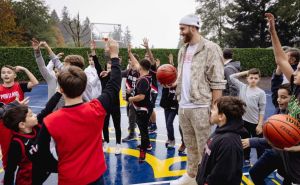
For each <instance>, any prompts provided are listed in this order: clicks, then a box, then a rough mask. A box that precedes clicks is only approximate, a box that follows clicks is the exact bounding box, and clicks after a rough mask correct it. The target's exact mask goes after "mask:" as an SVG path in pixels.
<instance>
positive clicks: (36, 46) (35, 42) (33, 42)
mask: <svg viewBox="0 0 300 185" xmlns="http://www.w3.org/2000/svg"><path fill="white" fill-rule="evenodd" d="M31 46H32V48H33V50H38V49H40V43H39V41H38V40H36V39H35V38H33V39H32V40H31Z"/></svg>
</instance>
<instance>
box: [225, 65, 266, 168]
mask: <svg viewBox="0 0 300 185" xmlns="http://www.w3.org/2000/svg"><path fill="white" fill-rule="evenodd" d="M246 75H247V83H248V84H244V83H243V82H241V81H240V80H238V77H241V76H246ZM229 78H230V81H231V82H232V83H233V84H234V85H236V86H237V87H238V88H239V98H241V100H243V101H244V102H245V103H246V105H247V107H246V113H245V114H244V115H243V120H244V127H245V128H246V130H247V131H248V133H247V134H245V136H243V138H249V137H262V124H263V121H264V114H265V108H266V93H265V91H263V90H262V89H260V88H259V87H258V86H257V84H258V82H259V80H260V71H259V70H258V69H256V68H253V69H250V70H249V71H243V72H240V73H235V74H232V75H230V77H229ZM263 152H264V150H263V149H259V148H257V149H256V153H257V158H259V157H260V156H261V155H262V154H263ZM244 157H245V165H249V164H250V149H245V153H244Z"/></svg>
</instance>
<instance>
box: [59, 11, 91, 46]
mask: <svg viewBox="0 0 300 185" xmlns="http://www.w3.org/2000/svg"><path fill="white" fill-rule="evenodd" d="M63 18H64V17H63ZM62 24H63V27H64V29H65V30H66V32H67V33H68V34H69V35H70V36H71V38H72V40H73V42H74V45H75V47H81V46H84V45H85V44H86V43H84V42H83V40H82V39H83V38H85V37H86V36H88V35H90V33H91V30H90V27H89V24H87V22H86V23H84V24H81V21H80V16H79V13H77V15H76V17H74V18H73V19H72V20H70V19H69V17H66V19H63V20H62Z"/></svg>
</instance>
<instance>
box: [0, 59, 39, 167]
mask: <svg viewBox="0 0 300 185" xmlns="http://www.w3.org/2000/svg"><path fill="white" fill-rule="evenodd" d="M21 71H23V72H25V73H26V75H27V76H28V78H29V82H25V83H24V82H21V83H19V82H15V79H16V77H17V72H21ZM1 79H2V81H3V84H1V85H0V103H2V104H8V103H10V102H12V101H14V100H15V99H16V97H18V99H19V100H20V101H22V100H23V99H24V93H25V92H30V91H31V89H32V88H33V87H34V86H36V85H38V83H39V82H38V80H37V79H36V78H35V76H34V75H33V74H32V73H31V72H30V71H29V70H28V69H26V68H25V67H22V66H16V67H12V66H9V65H5V66H3V67H2V68H1ZM1 122H2V121H0V136H1V139H0V145H1V150H2V155H3V158H2V162H3V167H4V170H5V168H6V164H7V163H6V162H7V157H8V156H7V154H8V153H7V152H8V148H9V144H10V139H11V136H12V135H11V131H10V130H9V129H7V128H6V127H4V125H3V124H2V123H1Z"/></svg>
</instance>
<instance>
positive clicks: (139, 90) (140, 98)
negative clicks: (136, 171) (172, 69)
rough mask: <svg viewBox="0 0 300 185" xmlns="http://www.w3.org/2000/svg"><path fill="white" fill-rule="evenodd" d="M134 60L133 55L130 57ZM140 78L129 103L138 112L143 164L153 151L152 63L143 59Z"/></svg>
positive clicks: (140, 157) (137, 118) (137, 119)
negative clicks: (150, 127) (150, 120)
mask: <svg viewBox="0 0 300 185" xmlns="http://www.w3.org/2000/svg"><path fill="white" fill-rule="evenodd" d="M130 59H131V61H133V60H132V55H130ZM139 65H140V66H139V73H140V77H139V79H138V80H137V82H136V87H135V89H134V96H133V97H129V99H128V101H129V103H131V104H133V106H134V108H135V111H136V122H137V125H138V127H139V130H140V133H141V145H140V156H139V161H140V162H142V161H144V160H145V158H146V150H151V149H152V146H151V144H150V140H149V133H148V121H149V118H150V115H151V113H152V110H153V109H152V106H151V101H150V96H151V95H150V91H151V86H150V85H151V75H149V70H150V66H151V64H150V61H148V60H146V59H143V60H141V61H140V64H139Z"/></svg>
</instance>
